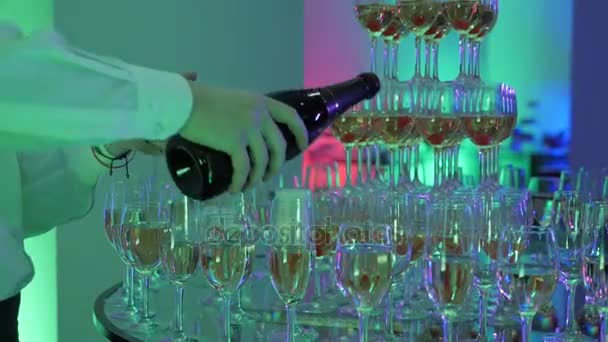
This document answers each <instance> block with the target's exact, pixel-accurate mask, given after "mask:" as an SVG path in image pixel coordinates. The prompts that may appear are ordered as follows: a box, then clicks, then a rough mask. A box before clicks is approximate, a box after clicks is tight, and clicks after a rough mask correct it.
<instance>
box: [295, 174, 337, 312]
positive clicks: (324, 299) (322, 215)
mask: <svg viewBox="0 0 608 342" xmlns="http://www.w3.org/2000/svg"><path fill="white" fill-rule="evenodd" d="M327 176H328V178H329V179H330V181H329V182H328V183H329V184H331V178H332V176H331V170H328V172H327ZM312 202H313V208H314V213H315V215H314V217H313V219H314V228H313V229H312V232H311V233H312V240H313V243H314V246H315V269H314V270H313V282H314V283H313V284H314V285H313V286H314V296H313V298H312V299H311V300H310V301H309V302H307V303H302V304H300V305H299V308H300V310H301V311H303V312H306V313H328V312H330V311H334V310H335V309H336V307H337V305H336V304H337V303H336V302H335V300H332V299H333V298H328V296H327V295H328V293H322V284H321V274H322V273H323V272H327V270H328V268H330V269H333V267H330V266H329V265H331V264H332V263H333V262H332V260H333V257H334V255H335V252H336V241H337V239H338V230H339V228H340V227H339V226H338V224H337V222H336V221H335V217H334V215H335V213H336V212H337V211H338V204H339V201H338V198H337V196H336V195H335V194H334V193H333V191H331V189H330V188H328V189H327V190H318V191H315V192H314V193H313V194H312Z"/></svg>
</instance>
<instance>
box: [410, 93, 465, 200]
mask: <svg viewBox="0 0 608 342" xmlns="http://www.w3.org/2000/svg"><path fill="white" fill-rule="evenodd" d="M421 94H422V95H421V96H422V97H423V99H424V102H423V104H422V109H421V111H420V112H421V114H420V115H419V116H418V117H417V118H416V130H417V131H418V132H419V134H420V135H421V136H422V137H423V138H424V140H425V141H426V143H427V144H429V145H430V146H432V147H433V151H434V155H435V161H434V168H435V171H434V183H433V187H434V191H435V192H437V193H439V192H441V191H442V190H444V189H442V185H443V184H444V181H445V179H444V178H445V174H446V173H445V172H444V171H443V166H444V165H443V164H444V163H443V162H442V161H443V160H444V155H445V153H446V151H447V150H448V149H449V148H450V147H451V146H453V145H454V143H457V142H459V141H460V139H462V136H463V130H462V126H461V120H460V118H459V111H460V110H461V102H462V97H461V96H460V94H461V90H460V87H459V86H458V85H457V84H455V83H435V84H429V85H426V86H424V87H422V91H421Z"/></svg>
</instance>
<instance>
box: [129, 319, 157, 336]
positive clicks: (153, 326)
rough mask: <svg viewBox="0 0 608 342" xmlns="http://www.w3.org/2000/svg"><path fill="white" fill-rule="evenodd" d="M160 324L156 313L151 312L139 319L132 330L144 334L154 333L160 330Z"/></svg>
mask: <svg viewBox="0 0 608 342" xmlns="http://www.w3.org/2000/svg"><path fill="white" fill-rule="evenodd" d="M158 329H160V326H159V325H158V322H157V321H156V320H155V319H154V314H150V316H149V317H147V318H143V317H141V318H140V319H139V321H138V322H137V323H136V324H135V326H133V328H132V330H134V331H137V332H139V333H142V334H144V335H148V336H149V335H154V334H156V333H157V332H158Z"/></svg>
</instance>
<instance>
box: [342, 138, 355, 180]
mask: <svg viewBox="0 0 608 342" xmlns="http://www.w3.org/2000/svg"><path fill="white" fill-rule="evenodd" d="M344 149H345V150H346V182H344V186H345V187H347V188H350V187H352V186H353V179H352V170H353V147H352V146H351V145H345V146H344Z"/></svg>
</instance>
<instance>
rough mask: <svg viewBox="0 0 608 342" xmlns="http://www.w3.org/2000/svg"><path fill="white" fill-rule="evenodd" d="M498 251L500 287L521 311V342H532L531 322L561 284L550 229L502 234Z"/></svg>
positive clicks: (522, 229)
mask: <svg viewBox="0 0 608 342" xmlns="http://www.w3.org/2000/svg"><path fill="white" fill-rule="evenodd" d="M498 250H499V251H500V253H499V254H498V262H497V272H496V275H497V277H498V287H499V289H500V293H501V295H502V296H503V297H504V298H505V299H506V300H507V301H509V302H510V303H512V304H513V305H516V306H517V307H518V308H519V315H520V318H521V333H522V341H523V342H530V341H531V333H532V320H533V318H534V316H535V315H536V313H537V311H538V310H539V308H540V307H541V306H542V305H545V304H547V303H549V302H550V301H551V297H552V295H553V291H554V290H555V286H556V285H557V282H558V275H559V261H558V251H557V248H556V244H555V236H554V234H553V230H552V229H551V228H546V227H539V226H522V227H520V228H515V229H509V230H506V231H504V232H503V234H502V236H501V238H500V240H499V246H498Z"/></svg>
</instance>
